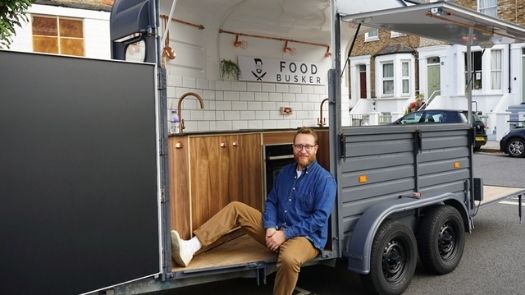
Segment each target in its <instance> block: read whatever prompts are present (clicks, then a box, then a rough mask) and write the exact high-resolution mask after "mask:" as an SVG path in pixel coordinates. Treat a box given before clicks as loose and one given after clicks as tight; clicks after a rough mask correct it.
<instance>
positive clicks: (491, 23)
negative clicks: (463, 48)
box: [338, 2, 525, 47]
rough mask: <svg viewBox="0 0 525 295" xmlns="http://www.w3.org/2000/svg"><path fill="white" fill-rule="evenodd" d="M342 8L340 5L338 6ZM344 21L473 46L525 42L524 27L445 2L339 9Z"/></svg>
mask: <svg viewBox="0 0 525 295" xmlns="http://www.w3.org/2000/svg"><path fill="white" fill-rule="evenodd" d="M339 9H341V7H339ZM338 12H339V14H340V15H341V17H342V20H343V21H346V22H353V23H357V24H359V23H360V24H362V25H364V26H369V27H374V28H384V29H387V30H390V31H396V32H400V33H406V34H410V35H419V36H422V37H427V38H431V39H435V40H440V41H445V42H448V43H450V44H462V45H467V44H468V41H469V39H470V38H469V29H470V28H472V43H471V45H479V46H482V47H490V46H492V45H494V44H503V43H504V44H507V43H519V42H525V28H524V27H522V26H519V25H515V24H512V23H509V22H506V21H502V20H500V19H496V18H493V17H490V16H487V15H484V14H480V13H478V12H476V11H473V10H470V9H466V8H463V7H460V6H458V5H455V4H451V3H446V2H434V3H428V4H419V5H413V6H407V7H401V8H392V9H385V10H379V11H373V12H366V13H359V14H353V15H352V14H349V13H345V11H342V10H339V11H338Z"/></svg>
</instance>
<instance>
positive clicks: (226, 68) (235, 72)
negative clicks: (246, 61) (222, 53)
mask: <svg viewBox="0 0 525 295" xmlns="http://www.w3.org/2000/svg"><path fill="white" fill-rule="evenodd" d="M220 70H221V78H222V79H224V78H226V79H236V80H237V79H239V74H240V73H241V69H240V68H239V66H238V65H237V64H236V63H235V62H233V61H231V60H229V59H222V60H221V65H220Z"/></svg>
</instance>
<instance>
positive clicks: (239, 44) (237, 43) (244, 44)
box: [233, 34, 248, 49]
mask: <svg viewBox="0 0 525 295" xmlns="http://www.w3.org/2000/svg"><path fill="white" fill-rule="evenodd" d="M233 46H235V47H237V48H242V49H246V47H247V46H248V42H246V41H244V40H243V41H241V40H239V34H235V41H233Z"/></svg>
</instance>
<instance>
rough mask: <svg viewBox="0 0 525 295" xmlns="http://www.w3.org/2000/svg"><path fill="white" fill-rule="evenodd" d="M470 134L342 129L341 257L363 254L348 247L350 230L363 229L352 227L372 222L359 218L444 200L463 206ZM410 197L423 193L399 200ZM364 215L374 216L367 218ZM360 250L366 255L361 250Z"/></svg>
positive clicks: (442, 128) (446, 129)
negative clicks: (416, 196) (421, 194)
mask: <svg viewBox="0 0 525 295" xmlns="http://www.w3.org/2000/svg"><path fill="white" fill-rule="evenodd" d="M470 132H471V131H470V128H469V126H468V125H466V124H442V125H433V126H425V125H410V126H409V125H406V126H367V127H352V128H346V129H343V130H342V135H341V139H340V142H341V145H342V149H341V151H342V152H341V155H340V157H339V169H340V171H341V176H340V179H338V182H339V185H340V187H341V190H340V194H339V195H338V202H339V206H340V210H339V221H340V222H339V226H340V228H339V233H340V235H342V239H341V243H342V244H341V247H342V249H343V255H345V256H352V255H358V256H363V255H366V253H358V254H356V252H353V251H355V250H356V249H351V247H350V240H351V239H352V236H353V235H354V233H355V230H363V229H358V228H356V226H357V224H358V223H359V224H361V223H362V224H365V225H363V226H370V224H371V223H370V222H372V223H373V221H361V220H362V219H363V217H364V216H365V215H364V214H366V216H368V217H367V218H379V216H383V214H384V212H391V213H392V212H397V211H398V210H403V208H409V207H414V206H416V205H414V202H417V203H418V204H419V205H420V206H423V205H425V206H428V205H431V204H433V203H432V202H442V201H444V200H449V199H450V200H453V201H454V202H457V203H461V204H463V203H464V200H465V199H466V196H467V188H468V186H466V183H467V182H469V180H470V177H471V175H472V168H471V165H470V160H469V156H470V146H469V144H470V141H469V136H470V134H471V133H470ZM412 192H421V193H423V198H422V199H421V200H417V199H414V198H400V196H407V195H411V193H412ZM400 204H401V205H400ZM378 206H379V208H380V209H378ZM458 206H460V207H461V206H463V207H464V205H458ZM416 207H417V206H416ZM372 208H375V209H372ZM368 210H374V212H375V213H373V214H372V213H369V214H367V212H368ZM381 210H384V212H382V211H381ZM464 210H468V209H464ZM382 218H387V216H383V217H382ZM363 231H366V229H364V230H363ZM372 237H373V236H372ZM359 238H363V237H362V236H360V237H359ZM365 242H367V241H360V242H358V243H357V244H359V245H361V246H363V245H362V244H360V243H365ZM358 248H359V247H358ZM360 249H361V251H368V249H367V247H361V248H360ZM361 266H362V267H364V265H361ZM354 270H355V269H354ZM362 271H364V270H362Z"/></svg>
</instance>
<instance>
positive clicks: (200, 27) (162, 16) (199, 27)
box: [160, 14, 205, 30]
mask: <svg viewBox="0 0 525 295" xmlns="http://www.w3.org/2000/svg"><path fill="white" fill-rule="evenodd" d="M160 18H162V19H168V16H167V15H163V14H161V15H160ZM171 20H172V21H174V22H178V23H181V24H185V25H188V26H192V27H196V28H197V29H199V30H204V29H205V27H204V26H203V25H201V24H195V23H191V22H189V21H185V20H181V19H177V18H174V17H172V18H171Z"/></svg>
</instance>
